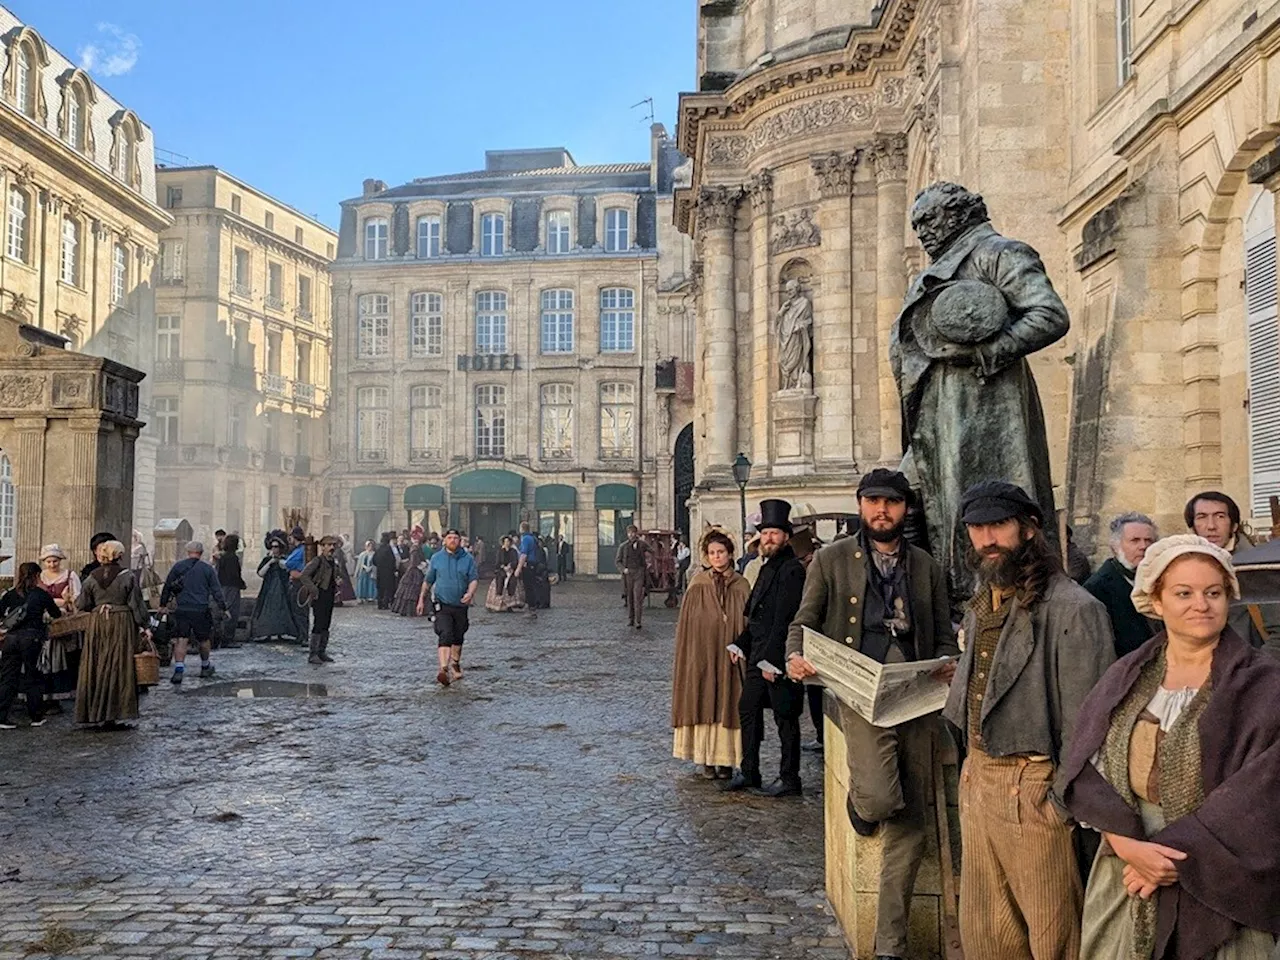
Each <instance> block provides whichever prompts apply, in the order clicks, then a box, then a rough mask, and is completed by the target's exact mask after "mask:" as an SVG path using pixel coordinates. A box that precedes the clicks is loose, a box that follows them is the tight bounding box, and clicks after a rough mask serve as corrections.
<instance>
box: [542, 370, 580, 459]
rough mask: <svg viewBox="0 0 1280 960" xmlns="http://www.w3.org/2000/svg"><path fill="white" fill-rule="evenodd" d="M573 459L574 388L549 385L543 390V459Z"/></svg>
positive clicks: (554, 384) (565, 384)
mask: <svg viewBox="0 0 1280 960" xmlns="http://www.w3.org/2000/svg"><path fill="white" fill-rule="evenodd" d="M572 458H573V387H572V386H571V385H569V384H567V383H548V384H545V385H544V386H543V388H542V459H543V460H570V459H572Z"/></svg>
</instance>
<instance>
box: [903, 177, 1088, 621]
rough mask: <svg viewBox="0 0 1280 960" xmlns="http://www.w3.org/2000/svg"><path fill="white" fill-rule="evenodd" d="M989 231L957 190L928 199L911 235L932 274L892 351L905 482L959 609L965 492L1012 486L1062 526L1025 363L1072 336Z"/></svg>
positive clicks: (1041, 275)
mask: <svg viewBox="0 0 1280 960" xmlns="http://www.w3.org/2000/svg"><path fill="white" fill-rule="evenodd" d="M988 221H989V217H988V215H987V207H986V204H985V203H984V202H983V200H982V197H980V196H978V195H977V194H975V193H970V192H969V191H968V190H966V189H965V188H964V187H961V186H959V185H957V184H954V183H935V184H933V186H931V187H928V188H926V189H925V190H923V191H922V192H921V193H920V195H919V196H918V197H917V198H916V201H915V205H914V206H913V207H912V210H911V225H912V227H913V228H914V229H915V231H916V235H917V236H918V237H919V238H920V243H921V245H922V246H923V247H924V249H925V252H926V253H928V254H929V258H930V260H931V263H930V264H929V266H928V267H926V268H925V269H924V270H923V271H922V272H921V273H920V275H919V276H917V277H916V278H915V280H914V281H913V282H912V284H911V289H910V290H909V291H908V292H907V296H906V299H905V301H904V302H903V306H902V311H901V312H900V313H899V314H898V319H897V320H896V321H895V322H894V325H893V331H892V333H891V335H890V342H889V357H890V362H891V363H892V366H893V375H894V379H895V380H896V381H897V384H898V392H899V394H900V396H901V398H902V433H903V438H902V445H903V450H904V451H905V452H906V456H905V457H904V459H903V465H902V471H903V472H904V473H905V474H906V475H907V476H908V477H909V478H910V479H911V482H912V484H913V485H914V486H916V487H917V488H918V489H920V490H922V491H923V495H924V496H923V500H924V505H923V506H924V517H925V526H926V528H927V532H928V538H929V545H930V549H931V551H932V553H933V555H934V556H935V557H936V558H937V559H938V562H939V563H940V564H941V565H942V568H943V570H945V571H946V572H947V576H948V578H949V585H950V589H951V594H952V596H953V598H956V599H957V600H959V599H963V598H967V597H968V596H969V594H970V591H971V579H970V577H969V572H968V571H967V570H966V569H965V566H964V555H965V550H966V548H967V546H968V542H967V538H966V537H965V533H964V529H963V527H962V526H961V524H960V523H959V521H958V517H959V511H958V509H957V508H958V506H959V502H958V497H959V495H960V493H961V492H962V491H963V490H966V489H967V488H968V487H970V486H971V485H972V484H974V483H977V482H978V481H980V480H986V479H989V478H991V477H1003V478H1006V479H1008V480H1010V481H1012V482H1014V483H1018V484H1021V486H1022V487H1023V489H1025V490H1026V491H1027V492H1028V493H1029V494H1030V495H1031V498H1032V499H1033V500H1035V501H1036V504H1037V505H1038V506H1039V508H1040V512H1041V514H1042V515H1044V516H1046V517H1049V518H1052V517H1054V516H1056V514H1055V511H1054V504H1053V482H1052V480H1051V478H1050V476H1049V443H1048V440H1047V439H1046V436H1045V425H1044V412H1043V410H1042V409H1041V407H1040V395H1039V393H1038V392H1037V390H1036V382H1035V378H1034V377H1033V376H1032V374H1031V367H1030V366H1029V365H1028V363H1027V360H1026V358H1027V357H1028V356H1030V355H1031V354H1032V353H1035V352H1036V351H1037V350H1042V349H1044V348H1045V347H1047V346H1049V345H1050V344H1051V343H1053V342H1054V341H1056V340H1059V339H1061V338H1062V337H1063V336H1065V335H1066V333H1067V329H1068V327H1069V326H1070V323H1069V321H1068V319H1067V308H1066V307H1065V306H1064V305H1063V303H1062V300H1061V299H1060V298H1059V297H1058V294H1057V293H1055V292H1054V289H1053V284H1051V283H1050V282H1049V277H1048V276H1047V275H1046V273H1045V269H1044V264H1042V263H1041V262H1040V257H1039V255H1037V254H1036V252H1035V251H1034V250H1033V249H1031V247H1029V246H1027V245H1026V244H1025V243H1020V242H1018V241H1016V240H1010V239H1008V238H1007V237H1003V236H1001V235H1000V234H998V233H996V231H995V230H994V229H992V227H991V224H990V223H989V222H988ZM1049 536H1050V539H1051V540H1052V539H1056V534H1055V533H1054V532H1052V531H1050V532H1049Z"/></svg>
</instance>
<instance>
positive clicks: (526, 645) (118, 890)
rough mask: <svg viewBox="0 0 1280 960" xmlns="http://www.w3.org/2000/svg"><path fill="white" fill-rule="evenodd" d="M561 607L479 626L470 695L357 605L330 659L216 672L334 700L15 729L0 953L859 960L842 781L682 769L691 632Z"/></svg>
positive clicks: (593, 604) (2, 772)
mask: <svg viewBox="0 0 1280 960" xmlns="http://www.w3.org/2000/svg"><path fill="white" fill-rule="evenodd" d="M554 602H555V604H556V607H555V609H552V610H549V611H542V613H541V614H540V615H539V617H538V618H536V619H530V618H528V617H527V616H525V615H521V614H507V615H499V614H490V613H486V612H484V611H482V610H479V611H477V612H476V613H475V615H474V616H473V619H472V629H471V633H470V635H469V637H468V642H467V647H466V655H465V657H464V664H463V666H464V668H465V669H466V670H467V676H466V678H465V679H464V680H463V681H462V682H461V683H460V684H457V685H455V686H454V687H453V688H451V689H448V690H441V689H438V688H437V687H436V685H435V683H434V679H433V678H434V673H435V666H434V656H435V648H434V635H433V634H431V633H430V626H429V625H428V624H426V623H425V622H424V621H419V620H412V621H409V620H402V619H400V618H399V617H396V616H394V615H392V614H389V613H378V612H376V611H374V610H372V609H370V608H368V607H364V608H358V609H353V608H350V607H348V608H344V609H341V610H338V611H337V613H336V618H335V628H334V639H333V642H332V644H331V652H333V653H336V655H337V657H338V662H337V663H336V664H334V665H333V666H330V667H323V668H320V667H311V666H308V665H307V663H306V656H305V653H304V652H302V651H301V648H297V647H284V646H273V645H263V646H256V645H255V646H247V647H245V648H242V649H238V650H228V651H218V652H216V653H215V655H214V661H215V664H216V665H217V667H218V677H217V682H222V683H226V682H229V681H246V680H252V679H255V678H269V679H271V680H277V681H295V682H300V683H312V684H315V683H323V684H324V685H325V693H326V694H327V695H326V696H312V697H310V698H307V699H299V698H267V697H262V696H255V697H244V696H240V697H236V696H194V695H193V694H196V693H197V691H198V690H199V689H200V687H201V681H199V680H197V679H194V678H189V679H188V680H187V682H186V683H185V684H184V685H183V687H182V688H181V690H174V689H172V688H171V687H170V686H169V685H168V684H167V683H163V684H162V688H159V689H156V690H153V691H152V692H151V693H150V694H149V695H148V696H146V697H144V698H143V701H142V711H143V717H142V720H141V722H140V723H139V725H138V727H137V729H135V730H133V731H130V732H115V733H99V732H88V731H78V730H76V729H75V728H74V727H73V726H72V724H71V722H70V717H69V716H62V717H55V718H53V719H51V720H50V721H49V723H48V725H46V726H45V727H44V728H42V729H38V730H33V729H19V730H16V731H6V732H0V960H17V958H22V957H47V956H50V953H49V950H50V949H55V948H56V949H59V950H61V952H60V953H57V954H55V955H56V956H60V957H97V958H107V957H112V958H115V957H120V958H124V957H174V958H179V957H210V958H215V957H314V958H356V957H359V958H408V957H414V958H419V957H431V958H441V960H445V958H456V960H511V958H522V960H523V958H547V960H564V958H572V960H598V958H612V957H637V956H639V957H734V958H744V960H747V958H757V957H759V958H763V957H786V958H788V960H790V958H795V957H809V958H822V960H825V958H832V960H835V958H841V960H844V958H847V957H848V951H847V949H846V947H845V945H844V941H843V939H842V938H841V937H840V935H839V931H838V928H837V927H836V926H835V924H834V921H833V920H832V919H831V917H830V914H829V911H828V910H827V908H826V906H825V901H824V898H823V895H822V876H823V865H822V802H821V797H820V794H819V791H820V789H821V771H820V767H819V765H818V763H817V761H815V760H814V759H813V758H812V757H808V756H806V758H805V764H806V766H805V768H804V771H803V773H804V777H805V786H806V791H807V794H806V796H805V797H804V798H803V799H800V800H795V799H791V800H770V799H768V798H763V797H747V796H740V795H739V796H725V795H721V794H720V793H719V792H718V791H717V790H716V789H715V784H712V783H708V782H706V781H703V780H700V779H696V778H694V777H693V776H692V771H691V768H690V767H688V766H686V765H683V764H680V763H678V762H676V761H674V760H672V759H671V757H670V743H671V741H670V732H669V709H670V666H669V664H670V661H671V651H672V644H673V634H674V624H675V611H669V610H665V609H662V608H661V606H660V604H655V605H654V607H653V608H652V609H651V610H650V611H649V613H648V615H647V616H646V621H647V623H646V627H645V630H644V631H643V632H636V631H628V630H625V629H624V627H623V624H624V623H625V619H624V617H623V616H622V609H621V606H620V602H619V598H618V595H617V589H616V585H615V584H594V583H585V582H583V583H573V584H570V585H568V586H567V587H566V588H564V589H563V590H558V591H557V593H556V594H555V597H554ZM196 663H197V661H196V660H195V659H194V658H193V659H192V660H191V661H189V667H191V666H195V665H196ZM190 672H192V671H190V669H189V673H190ZM194 672H197V673H198V671H194ZM213 682H214V681H206V682H205V685H206V686H208V685H209V684H211V683H213ZM258 692H271V691H269V690H268V688H265V687H261V686H260V687H259V691H258ZM276 692H279V691H276ZM315 692H318V691H314V690H313V693H315ZM805 724H806V735H808V733H809V728H808V720H807V719H806V721H805ZM776 764H777V753H776V737H773V738H772V742H767V744H766V753H765V757H764V765H765V769H766V770H769V769H776Z"/></svg>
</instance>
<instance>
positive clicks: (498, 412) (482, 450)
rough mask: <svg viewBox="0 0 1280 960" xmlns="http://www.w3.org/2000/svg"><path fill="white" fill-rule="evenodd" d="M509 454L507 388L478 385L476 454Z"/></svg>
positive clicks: (497, 455) (488, 455)
mask: <svg viewBox="0 0 1280 960" xmlns="http://www.w3.org/2000/svg"><path fill="white" fill-rule="evenodd" d="M506 454H507V388H506V387H502V386H498V385H497V384H486V385H485V386H481V387H476V456H477V457H504V456H506Z"/></svg>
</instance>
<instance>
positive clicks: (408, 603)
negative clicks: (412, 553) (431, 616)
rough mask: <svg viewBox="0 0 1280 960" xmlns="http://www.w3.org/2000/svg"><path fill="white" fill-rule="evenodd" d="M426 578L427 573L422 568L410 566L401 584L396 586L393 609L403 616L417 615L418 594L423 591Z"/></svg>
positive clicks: (392, 602) (392, 603) (401, 579)
mask: <svg viewBox="0 0 1280 960" xmlns="http://www.w3.org/2000/svg"><path fill="white" fill-rule="evenodd" d="M425 580H426V575H425V574H424V573H423V572H422V571H421V570H419V569H418V568H417V567H410V568H409V571H408V573H406V574H405V575H404V576H403V577H401V578H400V586H399V587H397V588H396V597H395V599H394V600H392V601H391V609H392V610H394V611H395V612H396V613H398V614H400V616H402V617H416V616H417V615H418V596H419V594H420V593H421V592H422V584H423V582H424V581H425ZM424 609H425V608H424Z"/></svg>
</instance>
